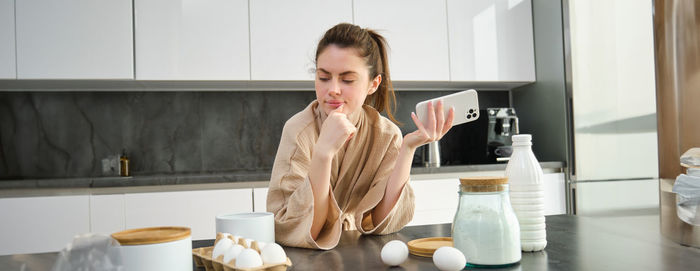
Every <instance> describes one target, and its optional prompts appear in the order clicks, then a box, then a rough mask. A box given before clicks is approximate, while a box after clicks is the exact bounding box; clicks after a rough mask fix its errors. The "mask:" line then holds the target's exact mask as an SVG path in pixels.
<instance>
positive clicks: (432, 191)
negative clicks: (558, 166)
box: [408, 173, 566, 226]
mask: <svg viewBox="0 0 700 271" xmlns="http://www.w3.org/2000/svg"><path fill="white" fill-rule="evenodd" d="M543 177H544V183H545V198H544V200H545V215H556V214H564V213H566V198H565V185H564V183H565V177H564V173H547V174H544V176H543ZM410 184H411V187H412V188H413V194H414V195H415V200H416V201H415V203H416V207H415V208H416V209H415V213H414V214H413V220H411V222H409V223H408V226H414V225H426V224H441V223H452V220H453V219H454V216H455V213H456V212H457V206H458V204H459V194H458V192H459V179H458V178H449V179H428V180H415V181H411V183H410Z"/></svg>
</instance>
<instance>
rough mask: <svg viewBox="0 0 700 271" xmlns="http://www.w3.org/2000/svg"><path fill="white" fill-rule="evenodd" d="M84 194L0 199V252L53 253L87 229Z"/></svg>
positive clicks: (2, 253)
mask: <svg viewBox="0 0 700 271" xmlns="http://www.w3.org/2000/svg"><path fill="white" fill-rule="evenodd" d="M88 201H89V199H88V196H87V195H77V196H52V197H18V198H1V199H0V217H1V218H2V223H0V255H8V254H23V253H41V252H55V251H59V250H61V249H63V248H64V247H65V245H66V244H67V243H70V242H72V241H73V237H74V236H75V235H77V234H82V233H86V232H89V231H90V225H89V218H88V217H89V215H90V212H89V210H88V209H89V208H88V206H89V205H88Z"/></svg>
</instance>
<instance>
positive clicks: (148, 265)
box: [112, 227, 192, 271]
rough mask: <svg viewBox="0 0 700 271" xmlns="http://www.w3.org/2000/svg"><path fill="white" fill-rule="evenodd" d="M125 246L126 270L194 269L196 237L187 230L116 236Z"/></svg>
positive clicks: (156, 229)
mask: <svg viewBox="0 0 700 271" xmlns="http://www.w3.org/2000/svg"><path fill="white" fill-rule="evenodd" d="M112 238H114V239H116V240H117V241H118V242H119V244H121V247H120V249H121V252H122V260H123V263H124V270H137V271H141V270H144V271H145V270H177V271H179V270H182V271H185V270H187V271H190V270H192V237H191V230H190V228H187V227H152V228H140V229H129V230H125V231H120V232H116V233H113V234H112Z"/></svg>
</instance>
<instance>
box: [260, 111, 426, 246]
mask: <svg viewBox="0 0 700 271" xmlns="http://www.w3.org/2000/svg"><path fill="white" fill-rule="evenodd" d="M359 111H360V112H356V113H354V114H352V115H350V116H348V119H350V121H351V122H353V123H354V124H355V127H357V133H356V134H355V136H354V137H353V138H352V139H350V140H349V141H348V142H347V143H346V144H345V145H344V146H343V147H342V148H341V149H340V151H338V153H337V154H336V155H335V157H334V158H333V162H332V165H331V178H330V190H329V191H328V193H329V194H330V206H329V208H328V216H327V218H326V222H325V225H323V228H322V229H321V232H320V234H319V235H318V238H317V239H316V240H314V239H313V238H312V237H311V232H310V231H311V223H312V220H313V215H314V200H313V192H312V190H311V183H310V181H309V177H308V172H309V170H310V169H309V166H310V163H311V153H312V150H313V146H314V144H315V143H316V140H317V139H318V137H319V133H320V131H321V125H322V123H323V120H325V118H326V114H325V113H324V112H323V110H321V109H320V108H318V102H316V101H314V102H312V103H311V104H309V106H307V107H306V109H304V110H303V111H301V112H299V113H297V114H296V115H294V116H293V117H292V118H290V119H289V120H288V121H287V123H286V124H285V125H284V129H283V130H282V138H281V139H280V144H279V149H278V150H277V156H276V157H275V163H274V165H273V167H272V177H271V179H270V187H269V190H268V193H267V211H268V212H272V213H274V214H275V240H276V241H277V242H278V243H280V244H283V245H287V246H295V247H305V248H316V249H331V248H333V247H335V246H336V245H337V244H338V240H339V239H340V234H341V231H342V230H358V231H359V232H361V233H362V234H389V233H393V232H396V231H398V230H400V229H401V228H403V226H404V225H406V224H407V223H408V222H409V221H411V219H412V218H413V210H414V198H413V190H411V187H410V186H409V185H408V182H407V183H406V185H405V186H404V188H403V190H402V191H401V195H400V196H399V199H398V201H397V202H396V205H394V207H393V209H392V210H391V212H390V213H389V215H387V217H386V218H385V219H384V220H383V221H381V222H380V223H379V224H378V225H374V223H373V222H372V216H371V212H372V210H373V209H374V207H375V206H377V204H378V203H379V201H380V200H382V198H383V197H384V190H385V188H386V184H387V181H388V180H389V176H390V175H391V171H392V170H393V169H394V164H395V162H396V158H397V156H398V152H399V147H400V146H401V141H402V136H401V131H400V130H399V128H398V127H397V126H396V125H395V124H393V123H392V122H391V121H389V120H388V119H387V118H385V117H382V116H381V115H379V113H378V112H377V111H376V110H375V109H374V108H372V107H370V106H367V105H364V106H363V108H362V110H359Z"/></svg>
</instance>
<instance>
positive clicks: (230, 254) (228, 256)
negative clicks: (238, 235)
mask: <svg viewBox="0 0 700 271" xmlns="http://www.w3.org/2000/svg"><path fill="white" fill-rule="evenodd" d="M244 249H245V248H244V247H243V246H241V245H239V244H235V245H233V246H231V248H229V249H228V250H227V251H226V252H224V263H229V262H230V261H231V260H233V259H235V258H236V257H238V254H241V251H243V250H244Z"/></svg>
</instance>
